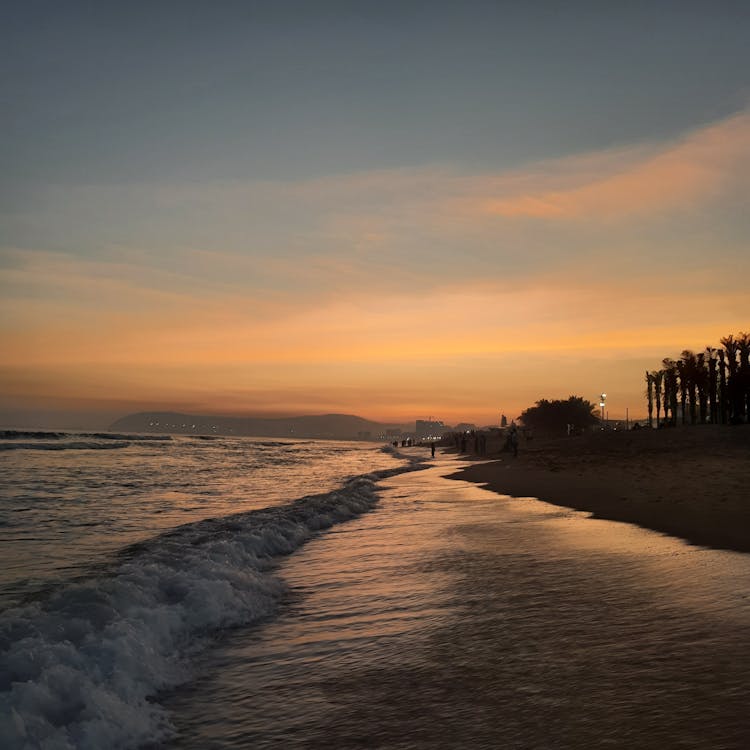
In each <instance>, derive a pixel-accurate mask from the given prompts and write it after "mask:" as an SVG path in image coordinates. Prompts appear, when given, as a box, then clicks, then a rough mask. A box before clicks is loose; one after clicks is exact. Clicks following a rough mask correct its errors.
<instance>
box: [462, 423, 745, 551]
mask: <svg viewBox="0 0 750 750" xmlns="http://www.w3.org/2000/svg"><path fill="white" fill-rule="evenodd" d="M488 458H493V455H492V454H490V455H489V456H488ZM494 458H496V459H497V460H493V461H490V462H483V463H479V464H477V465H475V466H471V467H469V468H466V469H463V470H462V471H459V472H457V473H456V474H453V475H451V478H454V479H463V480H467V481H471V482H476V483H478V484H481V485H483V486H485V487H486V488H487V489H490V490H493V491H495V492H498V493H500V494H504V495H512V496H514V497H537V498H539V499H542V500H545V501H547V502H550V503H553V504H555V505H562V506H567V507H570V508H575V509H577V510H584V511H589V512H590V513H592V514H593V515H594V516H595V517H598V518H605V519H609V520H613V521H626V522H628V523H634V524H637V525H639V526H642V527H644V528H648V529H653V530H655V531H660V532H663V533H666V534H670V535H672V536H677V537H680V538H682V539H685V540H687V541H689V542H692V543H694V544H698V545H703V546H708V547H714V548H718V549H729V550H736V551H740V552H750V482H748V478H749V474H750V425H742V426H738V427H722V426H712V425H705V426H695V427H689V428H687V427H686V428H676V429H669V430H658V431H657V430H640V431H630V432H607V433H601V432H600V433H592V434H588V435H582V436H575V437H565V438H557V439H546V440H544V439H539V438H535V439H534V440H531V441H527V442H523V443H522V445H521V449H520V451H519V455H518V457H517V458H513V457H512V456H511V455H509V454H499V453H498V454H496V455H495V456H494Z"/></svg>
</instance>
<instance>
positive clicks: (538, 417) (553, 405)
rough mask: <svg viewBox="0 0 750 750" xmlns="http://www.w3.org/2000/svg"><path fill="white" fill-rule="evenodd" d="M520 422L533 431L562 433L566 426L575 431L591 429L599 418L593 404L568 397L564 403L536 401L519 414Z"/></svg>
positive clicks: (558, 401) (545, 400)
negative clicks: (571, 427)
mask: <svg viewBox="0 0 750 750" xmlns="http://www.w3.org/2000/svg"><path fill="white" fill-rule="evenodd" d="M521 422H523V424H524V425H525V426H526V427H532V428H534V429H535V430H546V431H549V432H563V431H564V430H565V429H566V426H568V425H570V426H573V427H575V428H576V429H583V428H586V427H591V426H592V425H595V424H598V422H599V418H598V417H597V416H596V406H595V405H594V404H592V403H591V402H590V401H586V399H583V398H581V397H580V396H570V397H568V398H567V399H566V400H564V401H563V400H562V399H554V400H552V401H549V400H548V399H546V398H543V399H541V401H537V402H536V404H535V405H534V406H530V407H529V408H528V409H526V410H525V411H524V412H523V413H522V414H521ZM568 434H570V433H568Z"/></svg>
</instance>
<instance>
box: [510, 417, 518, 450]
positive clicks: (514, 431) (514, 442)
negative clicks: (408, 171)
mask: <svg viewBox="0 0 750 750" xmlns="http://www.w3.org/2000/svg"><path fill="white" fill-rule="evenodd" d="M508 440H509V442H510V447H511V450H512V451H513V456H514V457H516V456H517V455H518V428H517V427H516V423H515V422H511V423H510V431H509V432H508Z"/></svg>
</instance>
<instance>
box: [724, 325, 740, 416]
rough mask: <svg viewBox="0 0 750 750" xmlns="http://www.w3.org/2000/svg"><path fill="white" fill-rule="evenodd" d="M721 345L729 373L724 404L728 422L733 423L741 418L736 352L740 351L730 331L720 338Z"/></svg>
mask: <svg viewBox="0 0 750 750" xmlns="http://www.w3.org/2000/svg"><path fill="white" fill-rule="evenodd" d="M721 345H722V346H723V347H724V351H725V352H726V362H727V370H728V371H729V375H728V376H727V394H726V406H727V412H728V414H729V422H731V423H733V424H734V423H736V422H739V421H740V420H741V416H740V413H739V412H740V397H739V394H738V390H739V388H738V377H737V375H738V374H739V368H738V366H737V354H738V352H739V351H740V343H739V341H737V340H736V339H735V338H734V336H732V334H731V333H730V334H729V336H724V338H723V339H721Z"/></svg>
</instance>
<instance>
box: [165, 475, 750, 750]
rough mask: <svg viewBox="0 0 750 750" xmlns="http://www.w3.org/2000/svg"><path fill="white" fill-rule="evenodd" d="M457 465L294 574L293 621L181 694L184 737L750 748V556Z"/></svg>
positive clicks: (201, 742)
mask: <svg viewBox="0 0 750 750" xmlns="http://www.w3.org/2000/svg"><path fill="white" fill-rule="evenodd" d="M441 463H442V465H439V466H438V467H437V468H435V469H429V470H426V471H423V472H419V473H416V474H408V475H402V476H399V477H395V478H392V479H390V480H388V481H387V482H384V483H383V486H384V491H383V499H382V502H381V505H380V507H379V508H378V509H377V510H376V511H374V512H372V513H370V514H368V515H366V516H363V517H361V518H360V519H357V520H356V521H353V522H352V523H349V524H346V525H344V526H342V527H340V528H339V529H338V530H336V531H335V532H334V533H330V534H327V535H326V536H324V537H322V538H320V539H318V540H316V541H315V542H313V543H311V544H309V545H308V546H307V547H306V548H305V549H304V550H303V551H302V552H301V553H300V554H298V555H295V556H294V557H292V558H291V559H289V560H288V561H287V562H286V563H285V564H284V565H283V567H282V569H281V573H282V574H283V576H284V577H285V578H286V579H287V580H288V581H289V582H290V584H291V587H292V588H291V595H290V598H289V601H288V603H287V608H286V611H285V613H284V614H283V615H282V616H281V617H280V618H279V619H278V620H277V621H275V622H272V623H269V624H268V625H267V626H266V627H265V628H262V629H260V630H257V631H255V632H253V633H251V634H248V633H241V632H237V633H235V634H234V635H233V636H232V637H231V638H229V639H228V640H227V641H226V642H225V643H224V644H223V647H222V648H220V649H219V650H218V652H213V654H211V655H207V657H206V661H205V662H204V663H203V664H202V665H201V666H202V669H203V672H204V674H205V680H204V681H202V682H201V683H199V684H197V685H195V686H194V687H193V689H192V691H191V692H187V693H183V694H180V695H176V696H174V697H173V699H172V701H171V705H170V708H172V710H174V711H175V713H176V715H177V717H178V722H179V724H178V726H179V729H180V731H181V732H182V736H181V738H180V740H179V741H178V742H177V743H176V745H177V746H179V747H207V746H210V747H247V746H250V745H252V746H253V747H256V748H277V747H278V748H282V747H287V748H288V747H305V748H318V747H320V748H322V747H327V748H330V747H342V748H360V747H361V748H365V747H368V748H369V747H379V748H394V749H395V748H457V747H493V748H497V747H508V748H550V747H558V748H581V747H599V746H607V747H617V748H620V747H621V748H634V747H639V748H640V747H659V748H672V747H674V748H678V747H679V748H686V747H687V748H691V747H694V748H738V749H739V748H745V747H747V746H748V738H750V719H748V718H747V710H746V708H747V705H748V700H749V699H750V648H749V647H750V607H749V606H748V600H747V598H746V597H745V595H744V593H743V592H745V591H747V590H748V583H750V561H749V560H748V558H747V557H746V556H744V555H741V554H737V553H726V552H714V551H709V550H702V549H700V548H695V547H690V546H688V545H686V544H684V543H683V542H680V541H678V540H674V539H671V538H667V537H662V536H660V535H658V534H655V533H652V532H648V531H643V530H641V529H637V528H635V527H631V526H628V525H626V524H619V523H612V522H606V521H594V520H591V519H588V518H586V517H585V514H582V513H578V512H575V511H567V510H565V509H561V508H559V507H554V506H550V505H547V504H545V503H540V502H538V501H535V500H529V499H526V500H514V499H508V498H503V497H500V496H498V495H495V494H494V493H491V492H488V491H486V490H483V489H481V488H479V487H477V486H475V485H471V484H468V483H464V482H455V481H448V480H445V479H442V478H441V474H444V473H446V471H447V469H446V466H447V462H446V461H445V460H443V461H442V462H441ZM451 464H452V465H453V466H455V462H451ZM217 653H218V656H217ZM209 659H210V661H209Z"/></svg>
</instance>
